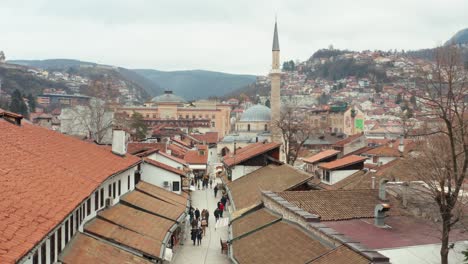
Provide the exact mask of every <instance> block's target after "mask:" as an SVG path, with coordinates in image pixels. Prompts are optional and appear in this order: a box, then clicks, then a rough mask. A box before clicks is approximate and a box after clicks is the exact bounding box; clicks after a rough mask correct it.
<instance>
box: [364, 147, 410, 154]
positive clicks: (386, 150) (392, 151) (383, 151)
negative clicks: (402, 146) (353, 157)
mask: <svg viewBox="0 0 468 264" xmlns="http://www.w3.org/2000/svg"><path fill="white" fill-rule="evenodd" d="M363 154H364V155H371V156H378V157H401V152H400V151H399V150H398V149H396V148H391V147H389V146H380V147H376V148H374V149H371V150H368V151H366V152H364V153H363Z"/></svg>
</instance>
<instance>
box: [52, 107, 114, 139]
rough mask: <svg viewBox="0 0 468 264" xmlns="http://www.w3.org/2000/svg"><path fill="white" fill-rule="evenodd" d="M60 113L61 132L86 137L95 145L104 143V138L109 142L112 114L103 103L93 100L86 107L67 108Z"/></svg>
mask: <svg viewBox="0 0 468 264" xmlns="http://www.w3.org/2000/svg"><path fill="white" fill-rule="evenodd" d="M62 112H63V116H62V125H63V126H64V127H63V128H61V130H62V132H64V133H67V134H72V135H80V136H86V137H88V138H91V139H94V140H95V141H96V142H97V143H106V142H104V140H105V137H106V136H107V137H108V138H107V139H108V140H110V139H109V137H110V136H111V129H112V125H113V112H112V111H111V110H110V109H109V108H108V107H107V106H106V104H105V103H104V102H103V101H101V100H99V99H96V98H93V99H91V100H90V101H89V104H87V105H79V106H75V107H71V108H67V109H64V111H62Z"/></svg>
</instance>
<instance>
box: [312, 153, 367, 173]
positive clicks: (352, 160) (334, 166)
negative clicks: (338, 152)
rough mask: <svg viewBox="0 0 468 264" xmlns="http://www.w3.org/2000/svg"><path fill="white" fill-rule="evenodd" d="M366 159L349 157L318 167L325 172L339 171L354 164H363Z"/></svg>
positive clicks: (354, 156)
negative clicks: (325, 170)
mask: <svg viewBox="0 0 468 264" xmlns="http://www.w3.org/2000/svg"><path fill="white" fill-rule="evenodd" d="M366 159H367V158H365V157H361V156H356V155H350V156H346V157H344V158H341V159H337V160H334V161H331V162H326V163H322V164H320V165H319V167H320V168H323V169H327V170H333V169H339V168H343V167H346V166H349V165H353V164H356V163H360V162H364V161H365V160H366Z"/></svg>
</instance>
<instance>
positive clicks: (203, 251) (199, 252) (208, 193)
mask: <svg viewBox="0 0 468 264" xmlns="http://www.w3.org/2000/svg"><path fill="white" fill-rule="evenodd" d="M217 180H219V179H217ZM213 186H214V184H213ZM191 196H192V206H193V207H194V208H198V210H200V212H201V211H202V210H203V209H208V211H209V212H210V217H209V226H208V228H207V229H206V234H205V236H204V237H203V239H202V243H201V245H200V246H196V245H195V246H194V245H193V242H192V241H191V240H190V227H189V226H188V224H187V226H186V228H185V230H186V233H185V240H184V245H181V246H179V248H177V249H176V252H174V258H173V260H172V262H171V263H175V264H198V263H205V264H223V263H230V261H229V258H228V257H227V255H226V254H221V245H220V242H219V239H220V238H221V239H223V240H227V238H228V227H221V228H218V229H216V230H215V218H214V215H213V212H214V210H215V209H216V203H217V202H218V201H219V199H220V198H221V193H220V192H218V197H217V198H214V191H213V189H210V188H208V189H206V190H196V191H194V192H192V194H191ZM223 217H228V212H227V211H225V212H224V214H223Z"/></svg>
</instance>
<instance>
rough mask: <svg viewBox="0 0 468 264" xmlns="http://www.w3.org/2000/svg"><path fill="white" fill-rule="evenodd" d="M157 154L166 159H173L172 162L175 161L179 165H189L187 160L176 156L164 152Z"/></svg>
mask: <svg viewBox="0 0 468 264" xmlns="http://www.w3.org/2000/svg"><path fill="white" fill-rule="evenodd" d="M157 153H158V154H159V155H161V156H163V157H166V158H168V159H171V160H173V161H175V162H177V163H180V164H182V165H187V162H185V160H183V159H179V158H177V157H174V156H172V155H169V154H167V153H165V152H164V151H160V150H158V151H157Z"/></svg>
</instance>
